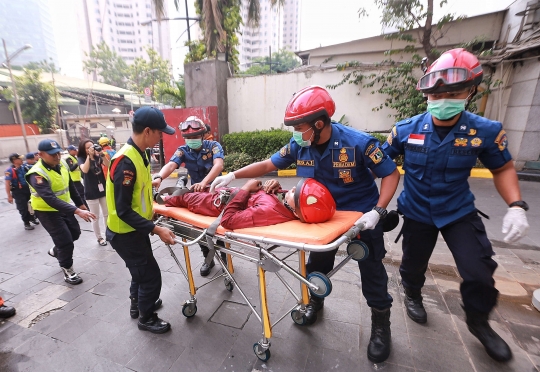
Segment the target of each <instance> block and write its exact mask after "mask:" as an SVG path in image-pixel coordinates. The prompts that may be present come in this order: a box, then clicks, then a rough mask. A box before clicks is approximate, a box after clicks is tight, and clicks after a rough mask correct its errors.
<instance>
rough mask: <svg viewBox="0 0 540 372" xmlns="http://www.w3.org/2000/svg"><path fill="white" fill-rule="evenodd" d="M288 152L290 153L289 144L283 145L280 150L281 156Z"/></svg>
mask: <svg viewBox="0 0 540 372" xmlns="http://www.w3.org/2000/svg"><path fill="white" fill-rule="evenodd" d="M288 153H290V149H289V145H287V146H283V147H282V148H281V149H280V150H279V156H281V157H282V158H283V157H285V156H286V155H287V154H288Z"/></svg>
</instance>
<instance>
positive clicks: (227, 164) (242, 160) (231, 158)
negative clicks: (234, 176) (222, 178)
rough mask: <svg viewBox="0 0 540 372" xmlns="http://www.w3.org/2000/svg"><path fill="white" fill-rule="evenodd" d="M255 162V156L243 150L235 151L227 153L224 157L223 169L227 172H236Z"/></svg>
mask: <svg viewBox="0 0 540 372" xmlns="http://www.w3.org/2000/svg"><path fill="white" fill-rule="evenodd" d="M251 163H253V158H252V157H251V156H249V155H248V154H245V153H242V152H234V153H232V154H227V155H225V158H224V159H223V170H224V171H225V172H234V171H235V170H238V169H240V168H242V167H245V166H246V165H249V164H251Z"/></svg>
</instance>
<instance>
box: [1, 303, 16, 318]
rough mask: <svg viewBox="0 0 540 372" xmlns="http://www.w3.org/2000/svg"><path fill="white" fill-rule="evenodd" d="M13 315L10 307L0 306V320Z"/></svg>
mask: <svg viewBox="0 0 540 372" xmlns="http://www.w3.org/2000/svg"><path fill="white" fill-rule="evenodd" d="M13 315H15V308H14V307H12V306H5V305H2V306H0V318H9V317H10V316H13Z"/></svg>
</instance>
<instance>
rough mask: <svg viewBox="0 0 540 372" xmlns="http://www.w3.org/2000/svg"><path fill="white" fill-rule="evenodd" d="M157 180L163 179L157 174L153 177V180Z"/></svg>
mask: <svg viewBox="0 0 540 372" xmlns="http://www.w3.org/2000/svg"><path fill="white" fill-rule="evenodd" d="M158 178H159V179H160V180H162V181H163V177H161V176H160V175H159V174H158V175H157V176H155V177H154V179H155V180H157V179H158Z"/></svg>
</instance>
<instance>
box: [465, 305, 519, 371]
mask: <svg viewBox="0 0 540 372" xmlns="http://www.w3.org/2000/svg"><path fill="white" fill-rule="evenodd" d="M465 314H466V315H467V326H468V327H469V331H470V332H471V333H472V334H473V335H474V336H475V337H476V338H477V339H478V340H480V342H481V343H482V345H484V348H485V349H486V352H487V353H488V355H489V356H490V357H492V358H493V359H495V360H496V361H498V362H507V361H509V360H510V359H512V351H511V350H510V348H509V347H508V344H507V343H506V342H505V341H504V340H503V339H502V338H501V336H499V335H498V334H497V333H496V332H495V331H494V330H493V329H492V328H491V326H490V325H489V323H488V314H487V313H479V312H473V311H465Z"/></svg>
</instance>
